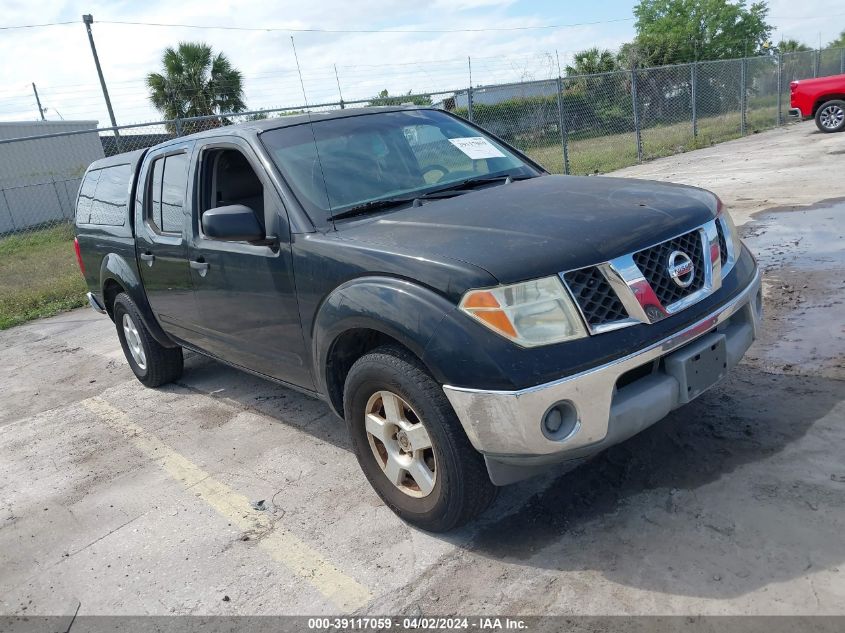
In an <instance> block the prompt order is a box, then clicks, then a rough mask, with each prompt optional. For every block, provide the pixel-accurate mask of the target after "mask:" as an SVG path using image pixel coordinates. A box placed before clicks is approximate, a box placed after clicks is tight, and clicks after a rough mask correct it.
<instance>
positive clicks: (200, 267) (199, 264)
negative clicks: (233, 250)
mask: <svg viewBox="0 0 845 633" xmlns="http://www.w3.org/2000/svg"><path fill="white" fill-rule="evenodd" d="M210 266H211V265H210V264H209V263H208V262H206V261H203V260H202V259H192V260H191V268H193V269H194V270H196V271H197V272H198V273H199V274H200V277H205V274H206V273H207V272H208V269H209V268H210Z"/></svg>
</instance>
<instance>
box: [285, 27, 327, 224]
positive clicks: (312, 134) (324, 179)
mask: <svg viewBox="0 0 845 633" xmlns="http://www.w3.org/2000/svg"><path fill="white" fill-rule="evenodd" d="M290 45H291V48H293V58H294V60H295V61H296V72H297V73H299V85H300V86H302V98H303V100H304V101H305V113H306V114H307V115H308V126H309V127H310V128H311V138H313V139H314V153H315V154H316V155H317V164H318V165H319V166H320V176H321V177H322V178H323V188H324V189H325V190H326V203H327V204H328V205H329V217H328V220H329V221H330V222H331V223H332V229H334V230H337V227H336V226H335V224H334V213H333V212H332V201H331V198H330V197H329V186H328V185H327V184H326V174H325V172H324V171H323V161H322V160H320V148H319V147H317V135H316V134H315V133H314V122H313V121H312V120H311V108H310V106H309V105H308V95H306V94H305V82H304V81H303V80H302V68H300V67H299V56H298V55H297V54H296V44H294V42H293V35H291V36H290Z"/></svg>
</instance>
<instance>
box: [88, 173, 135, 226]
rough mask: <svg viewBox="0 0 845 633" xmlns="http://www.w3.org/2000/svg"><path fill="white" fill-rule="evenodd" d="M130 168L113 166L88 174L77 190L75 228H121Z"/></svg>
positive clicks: (124, 216)
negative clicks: (88, 226) (93, 226)
mask: <svg viewBox="0 0 845 633" xmlns="http://www.w3.org/2000/svg"><path fill="white" fill-rule="evenodd" d="M130 177H131V170H130V166H129V165H115V166H113V167H105V168H103V169H95V170H91V171H89V172H88V173H87V174H86V175H85V180H83V181H82V187H80V189H79V201H78V202H77V205H76V223H77V224H97V225H103V226H123V225H124V224H126V213H127V212H126V204H127V201H128V195H129V179H130Z"/></svg>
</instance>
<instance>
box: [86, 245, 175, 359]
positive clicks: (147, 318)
mask: <svg viewBox="0 0 845 633" xmlns="http://www.w3.org/2000/svg"><path fill="white" fill-rule="evenodd" d="M100 288H101V291H102V295H103V304H104V306H105V308H106V312H107V313H108V315H109V317H110V318H111V319H112V320H114V300H115V299H116V298H117V295H119V294H120V293H121V292H125V293H126V294H127V295H129V296H130V297H131V298H132V301H134V302H135V305H136V306H138V311H139V312H140V313H141V318H142V319H143V322H144V327H146V328H147V331H148V332H149V333H150V335H151V336H152V337H153V338H154V339H155V340H156V341H157V342H158V343H159V344H160V345H162V346H164V347H178V345H177V344H176V343H174V342H173V340H172V339H171V338H170V337H169V336H168V335H167V334H166V333H165V331H164V330H163V329H162V327H161V325H160V324H159V322H158V320H157V319H156V318H155V315H154V314H153V311H152V309H151V308H150V304H149V302H148V301H147V294H146V292H145V291H144V286H143V284H142V283H141V279H140V276H139V275H138V272H137V268H136V267H134V266H132V265H131V264H130V263H129V262H128V261H127V260H126V259H125V258H124V257H122V256H121V255H118V254H116V253H109V254H108V255H106V256H105V257H104V258H103V261H102V264H101V265H100Z"/></svg>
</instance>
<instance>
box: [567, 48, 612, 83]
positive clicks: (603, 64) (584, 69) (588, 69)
mask: <svg viewBox="0 0 845 633" xmlns="http://www.w3.org/2000/svg"><path fill="white" fill-rule="evenodd" d="M616 69H617V64H616V57H615V56H614V55H613V53H612V52H610V51H609V50H607V49H599V48H598V47H595V46H594V47H593V48H588V49H585V50H583V51H579V52H577V53H575V55H573V56H572V64H567V65H566V75H567V77H574V76H576V75H594V74H596V73H607V72H610V71H612V70H616Z"/></svg>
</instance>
